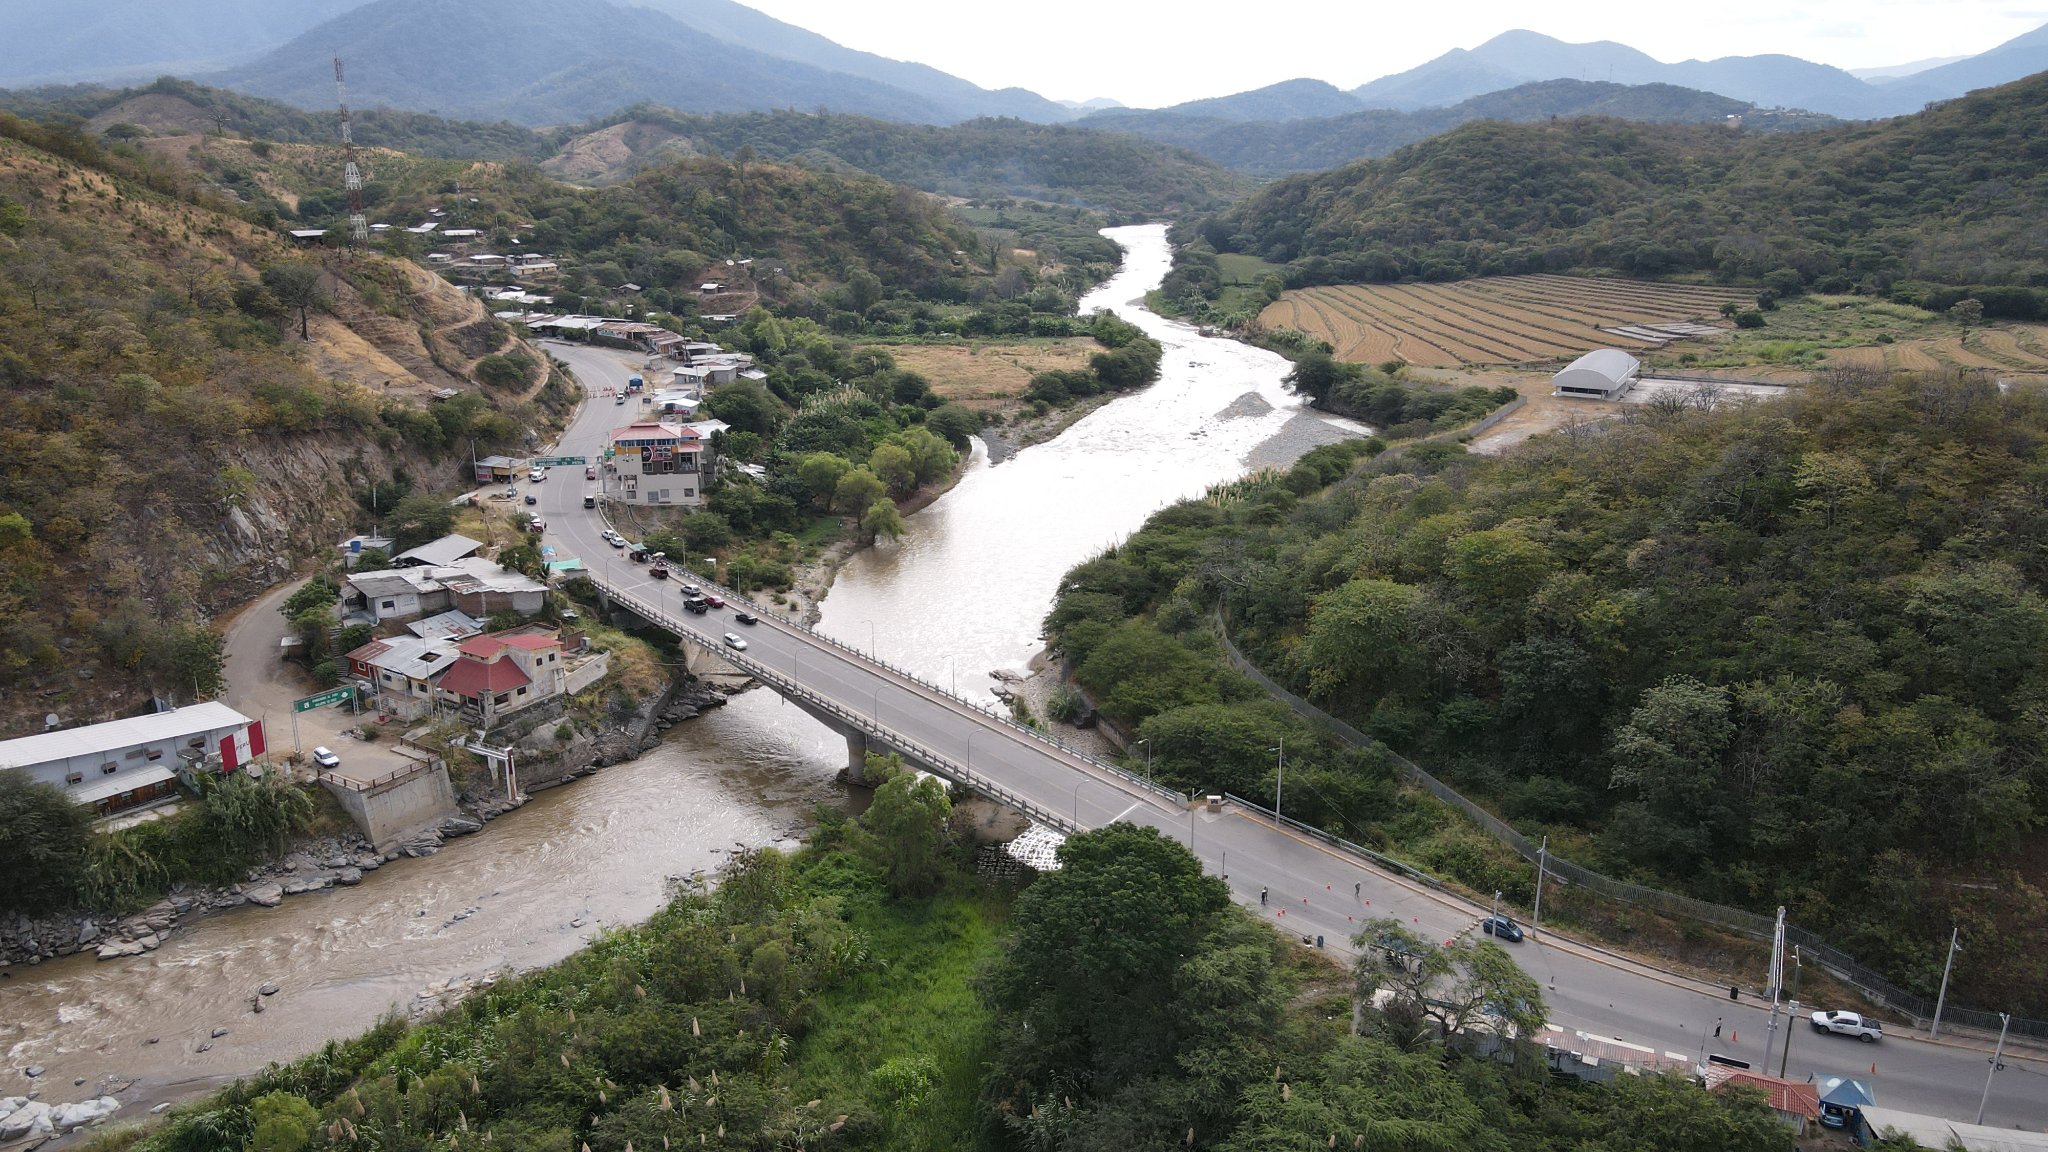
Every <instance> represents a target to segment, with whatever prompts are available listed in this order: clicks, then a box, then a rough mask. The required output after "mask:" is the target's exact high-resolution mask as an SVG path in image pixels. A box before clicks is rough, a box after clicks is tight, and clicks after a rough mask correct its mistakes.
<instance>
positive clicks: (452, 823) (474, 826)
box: [441, 816, 484, 836]
mask: <svg viewBox="0 0 2048 1152" xmlns="http://www.w3.org/2000/svg"><path fill="white" fill-rule="evenodd" d="M483 830H484V822H483V821H481V820H473V819H471V818H469V817H467V816H450V817H448V818H447V819H446V820H443V821H441V835H443V836H467V835H469V834H470V833H472V832H481V831H483Z"/></svg>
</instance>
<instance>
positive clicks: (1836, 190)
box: [1200, 75, 2048, 292]
mask: <svg viewBox="0 0 2048 1152" xmlns="http://www.w3.org/2000/svg"><path fill="white" fill-rule="evenodd" d="M2044 161H2048V75H2044V76H2036V77H2033V78H2030V79H2028V80H2023V81H2020V82H2018V83H2015V84H2010V85H2007V86H2006V87H2004V88H1998V89H1993V90H1991V91H1988V92H1981V93H1978V94H1976V95H1973V96H1969V97H1965V98H1963V99H1960V100H1955V101H1952V102H1950V103H1947V104H1942V105H1938V106H1936V107H1934V108H1932V109H1929V110H1928V111H1926V112H1924V113H1921V114H1919V115H1916V116H1909V117H1902V118H1900V119H1896V120H1889V121H1885V122H1882V123H1879V124H1874V125H1859V126H1853V127H1844V128H1834V129H1828V130H1823V131H1817V132H1812V133H1802V134H1799V135H1796V136H1764V137H1750V136H1746V135H1738V136H1731V135H1730V134H1728V133H1727V132H1725V131H1723V130H1721V129H1718V128H1704V127H1685V126H1678V125H1651V124H1635V123H1623V122H1618V121H1613V120H1570V121H1559V122H1555V123H1549V122H1546V123H1540V124H1499V123H1484V124H1471V125H1466V126H1465V127H1463V128H1460V129H1458V130H1457V131H1455V132H1452V133H1450V134H1448V135H1445V136H1441V137H1438V138H1436V139H1433V140H1429V141H1426V142H1424V143H1420V144H1416V145H1413V146H1411V147H1408V148H1404V149H1402V150H1401V151H1399V152H1397V153H1395V154H1394V155H1392V156H1389V157H1387V158H1385V159H1382V160H1373V161H1366V162H1363V163H1359V164H1353V165H1350V166H1348V167H1345V168H1340V169H1338V170H1336V171H1334V172H1326V173H1322V174H1320V175H1315V176H1300V177H1293V178H1290V179H1286V180H1282V181H1279V182H1277V183H1275V184H1273V185H1271V186H1270V187H1268V188H1266V189H1265V190H1263V191H1261V192H1260V193H1258V194H1257V195H1255V196H1253V197H1252V198H1250V199H1249V200H1247V201H1244V202H1243V203H1241V204H1239V205H1236V206H1234V207H1232V208H1231V209H1229V210H1227V211H1225V212H1223V213H1221V214H1219V215H1218V216H1216V217H1215V218H1213V219H1211V220H1209V221H1207V222H1205V223H1204V224H1203V225H1202V226H1201V228H1200V234H1201V235H1202V236H1203V237H1204V238H1205V239H1206V240H1207V241H1208V242H1209V243H1211V244H1212V245H1214V246H1215V247H1216V248H1217V249H1218V250H1219V251H1226V252H1248V253H1253V254H1256V255H1259V256H1262V257H1264V258H1265V259H1267V260H1270V261H1273V262H1275V263H1285V264H1290V265H1291V267H1290V269H1289V273H1288V279H1289V283H1290V284H1292V285H1296V286H1299V285H1305V284H1326V283H1341V282H1346V281H1386V280H1399V279H1404V278H1421V279H1428V280H1449V279H1458V278H1461V277H1467V276H1481V275H1496V274H1504V273H1517V272H1546V271H1547V272H1563V271H1575V270H1582V271H1608V272H1622V273H1628V274H1631V275H1640V276H1665V275H1676V274H1707V275H1712V276H1716V277H1719V278H1721V279H1724V280H1749V281H1755V280H1757V279H1760V278H1762V277H1763V276H1765V275H1766V274H1769V273H1772V272H1776V271H1779V270H1781V269H1789V270H1790V272H1791V273H1792V275H1793V276H1794V277H1795V279H1794V280H1793V285H1794V286H1795V287H1796V286H1797V285H1798V284H1802V283H1804V284H1810V285H1817V286H1821V287H1825V288H1827V289H1829V290H1832V291H1846V290H1849V289H1852V288H1854V289H1860V290H1864V291H1875V292H1882V291H1885V290H1888V289H1889V288H1890V287H1891V286H1892V284H1893V283H1894V282H1895V281H1898V280H1902V279H1921V280H1930V281H1938V282H1946V283H1958V284H2031V283H2040V282H2042V281H2043V280H2044V279H2048V249H2044V248H2043V245H2042V243H2041V240H2040V237H2039V232H2038V228H2037V223H2038V221H2039V220H2040V219H2041V218H2042V217H2043V215H2044V211H2048V163H2044Z"/></svg>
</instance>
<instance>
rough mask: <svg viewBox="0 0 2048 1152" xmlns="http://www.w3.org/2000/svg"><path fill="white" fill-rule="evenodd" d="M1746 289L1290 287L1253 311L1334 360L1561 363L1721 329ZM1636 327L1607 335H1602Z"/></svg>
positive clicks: (1620, 284) (1506, 284)
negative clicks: (1656, 330) (1662, 330)
mask: <svg viewBox="0 0 2048 1152" xmlns="http://www.w3.org/2000/svg"><path fill="white" fill-rule="evenodd" d="M1754 301H1755V292H1754V290H1752V289H1743V288H1719V287H1712V286H1707V285H1694V284H1656V283H1650V282H1647V281H1640V280H1595V279H1587V278H1582V277H1572V276H1550V275H1537V276H1495V277H1488V278H1484V279H1479V280H1463V281H1458V282H1456V283H1450V284H1347V285H1339V286H1336V287H1328V288H1305V289H1297V290H1295V291H1290V292H1288V293H1286V294H1285V295H1283V296H1281V297H1280V299H1279V300H1277V301H1275V302H1274V303H1273V304H1271V305H1269V306H1268V307H1267V308H1266V310H1265V311H1264V312H1262V313H1260V315H1259V322H1260V323H1261V324H1264V325H1265V326H1266V327H1268V328H1295V329H1299V330H1301V331H1303V332H1306V333H1308V334H1310V335H1311V336H1315V337H1316V338H1318V339H1321V340H1326V341H1328V342H1329V343H1330V345H1331V346H1332V347H1334V348H1335V349H1336V350H1337V356H1338V358H1339V359H1343V360H1350V361H1355V362H1358V363H1365V364H1379V363H1384V362H1386V361H1389V360H1399V361H1402V362H1404V363H1408V364H1416V365H1422V366H1427V367H1454V366H1459V365H1467V364H1528V363H1535V362H1541V361H1549V360H1569V359H1572V358H1574V357H1576V356H1578V355H1580V354H1581V353H1584V352H1587V351H1589V350H1591V349H1594V348H1622V349H1627V350H1629V351H1646V350H1650V349H1655V348H1660V347H1663V346H1664V345H1665V344H1667V343H1669V342H1670V341H1669V340H1668V339H1660V338H1657V337H1656V336H1654V335H1652V334H1650V333H1647V332H1643V331H1641V330H1640V329H1641V326H1645V325H1647V326H1653V327H1654V326H1662V325H1702V326H1709V327H1713V328H1724V327H1725V326H1726V321H1724V320H1723V319H1722V317H1721V306H1722V305H1723V304H1736V305H1739V306H1741V307H1744V308H1748V307H1752V306H1753V305H1754ZM1617 328H1619V329H1624V330H1626V329H1636V331H1634V332H1615V331H1609V329H1617Z"/></svg>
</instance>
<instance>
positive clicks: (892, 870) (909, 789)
mask: <svg viewBox="0 0 2048 1152" xmlns="http://www.w3.org/2000/svg"><path fill="white" fill-rule="evenodd" d="M952 812H953V802H952V801H951V800H950V799H948V798H947V796H946V788H945V785H943V784H940V783H939V782H938V780H937V779H935V778H933V777H931V776H918V775H914V774H910V773H906V774H904V775H901V776H897V777H895V778H893V779H891V780H889V781H888V782H886V783H884V784H883V785H882V786H881V787H879V788H877V789H875V799H874V803H873V804H872V805H870V806H869V807H868V810H867V812H866V813H865V814H864V815H862V816H861V825H862V826H863V827H865V828H866V829H867V830H868V831H869V832H872V833H874V837H875V847H876V850H877V852H876V854H877V856H878V857H879V863H880V864H881V865H882V873H883V875H884V876H886V877H887V878H888V881H889V890H890V891H891V892H894V893H895V894H896V895H898V896H927V895H930V894H931V893H933V892H936V891H938V889H939V884H940V882H941V880H942V879H943V877H944V875H945V856H944V850H945V846H946V820H947V818H948V817H949V816H951V815H952Z"/></svg>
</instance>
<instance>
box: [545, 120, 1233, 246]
mask: <svg viewBox="0 0 2048 1152" xmlns="http://www.w3.org/2000/svg"><path fill="white" fill-rule="evenodd" d="M623 116H624V118H623V119H621V120H620V121H619V122H618V123H614V124H610V125H606V126H604V127H602V128H600V129H598V130H597V131H596V132H591V133H584V134H581V135H579V136H576V137H572V138H571V139H570V140H569V141H567V142H566V143H565V144H564V145H563V148H562V151H561V152H560V153H558V154H557V156H556V157H555V158H552V159H550V160H549V161H547V162H546V163H545V164H544V167H546V168H547V170H548V171H550V172H553V173H556V174H558V175H562V176H564V177H565V178H567V177H569V176H570V174H571V173H572V172H581V173H583V174H584V175H582V176H581V177H579V178H581V179H586V180H590V181H591V182H601V181H605V180H616V179H619V178H621V177H623V176H625V175H627V174H629V173H630V172H632V171H634V170H635V169H637V168H638V167H640V166H642V165H644V164H646V163H648V162H649V161H650V160H651V159H658V158H659V157H661V156H663V155H666V154H673V153H675V152H678V151H681V152H683V153H685V154H687V153H707V154H708V153H716V154H726V155H730V154H733V153H737V152H738V151H739V150H740V149H741V148H751V149H752V150H753V151H754V152H755V153H757V154H758V155H760V156H762V157H764V158H767V159H772V160H784V161H790V162H796V163H803V164H808V165H811V166H814V167H825V168H846V169H852V170H857V171H861V172H868V173H873V174H875V175H878V176H881V177H883V178H885V179H889V180H895V181H898V182H900V183H904V184H911V185H915V186H916V187H919V188H923V189H925V190H927V191H932V192H939V193H944V194H947V195H956V196H969V197H982V196H989V195H1011V196H1022V197H1027V198H1031V199H1039V200H1050V201H1056V202H1059V203H1064V204H1077V205H1083V206H1087V207H1092V208H1100V209H1104V210H1107V211H1109V212H1112V213H1115V214H1117V215H1118V216H1120V217H1124V218H1133V219H1159V218H1174V217H1183V216H1187V215H1190V214H1195V213H1201V212H1206V211H1213V210H1215V209H1216V208H1220V207H1222V206H1223V205H1224V204H1226V203H1228V202H1229V201H1231V200H1234V199H1236V198H1237V197H1239V196H1242V195H1244V194H1245V193H1246V192H1249V191H1250V190H1251V182H1250V181H1248V180H1246V179H1245V178H1244V177H1242V176H1239V175H1237V174H1235V173H1231V172H1226V171H1224V170H1223V169H1221V168H1219V167H1218V166H1217V165H1215V164H1214V163H1212V162H1211V161H1209V160H1206V159H1204V158H1203V157H1200V156H1196V155H1193V154H1191V153H1189V152H1185V151H1182V150H1180V149H1177V148H1173V147H1169V146H1163V145H1160V144H1157V143H1154V142H1151V141H1148V140H1140V139H1137V138H1135V137H1131V136H1127V135H1121V134H1118V133H1112V132H1098V131H1092V130H1090V129H1088V128H1082V127H1078V126H1072V125H1044V124H1031V123H1027V122H1025V121H1022V120H1011V119H1003V120H993V119H984V120H973V121H969V122H967V123H965V124H955V125H951V126H948V127H935V126H931V125H919V124H902V123H890V122H887V121H883V120H875V119H871V118H868V117H862V116H815V115H806V114H804V113H800V112H766V113H751V114H744V115H733V116H687V115H679V114H675V113H672V112H668V111H667V110H665V109H658V108H648V107H641V108H635V109H632V110H630V111H628V112H627V113H625V114H623ZM600 123H602V122H600ZM600 158H602V161H603V162H602V163H599V159H600Z"/></svg>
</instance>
